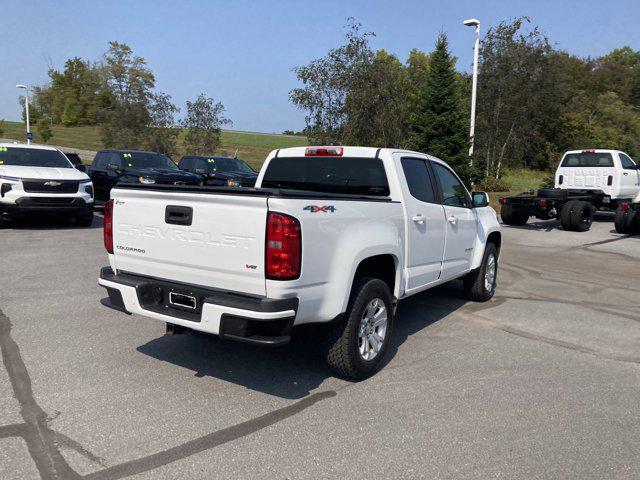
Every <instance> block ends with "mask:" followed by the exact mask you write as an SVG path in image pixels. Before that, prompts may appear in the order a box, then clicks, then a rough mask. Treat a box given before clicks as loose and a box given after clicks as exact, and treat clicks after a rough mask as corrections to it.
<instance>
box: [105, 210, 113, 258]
mask: <svg viewBox="0 0 640 480" xmlns="http://www.w3.org/2000/svg"><path fill="white" fill-rule="evenodd" d="M104 248H106V249H107V252H109V253H113V200H109V201H108V202H107V204H106V205H105V206H104Z"/></svg>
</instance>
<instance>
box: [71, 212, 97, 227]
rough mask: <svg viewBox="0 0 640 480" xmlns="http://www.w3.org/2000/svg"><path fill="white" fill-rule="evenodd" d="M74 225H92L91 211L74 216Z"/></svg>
mask: <svg viewBox="0 0 640 480" xmlns="http://www.w3.org/2000/svg"><path fill="white" fill-rule="evenodd" d="M75 221H76V225H77V226H79V227H84V228H88V227H90V226H91V225H93V212H91V215H81V216H78V217H76V218H75Z"/></svg>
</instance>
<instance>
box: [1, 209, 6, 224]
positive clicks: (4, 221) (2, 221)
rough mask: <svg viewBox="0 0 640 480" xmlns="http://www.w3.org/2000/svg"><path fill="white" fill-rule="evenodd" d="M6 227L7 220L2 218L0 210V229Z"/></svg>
mask: <svg viewBox="0 0 640 480" xmlns="http://www.w3.org/2000/svg"><path fill="white" fill-rule="evenodd" d="M6 226H7V219H6V218H4V214H3V213H2V210H0V229H2V228H4V227H6Z"/></svg>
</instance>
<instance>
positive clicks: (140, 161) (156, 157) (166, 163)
mask: <svg viewBox="0 0 640 480" xmlns="http://www.w3.org/2000/svg"><path fill="white" fill-rule="evenodd" d="M119 155H120V158H121V159H122V165H123V166H124V168H167V169H169V170H179V169H178V166H177V165H176V164H175V163H173V160H171V159H170V158H169V157H167V156H165V155H161V154H159V153H152V152H125V153H120V154H119Z"/></svg>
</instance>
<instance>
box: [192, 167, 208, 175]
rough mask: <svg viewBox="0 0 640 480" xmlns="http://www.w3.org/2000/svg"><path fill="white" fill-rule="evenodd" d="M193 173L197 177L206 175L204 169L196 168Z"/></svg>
mask: <svg viewBox="0 0 640 480" xmlns="http://www.w3.org/2000/svg"><path fill="white" fill-rule="evenodd" d="M195 172H196V173H197V174H198V175H204V174H205V173H207V171H206V170H205V169H204V168H196V169H195Z"/></svg>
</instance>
